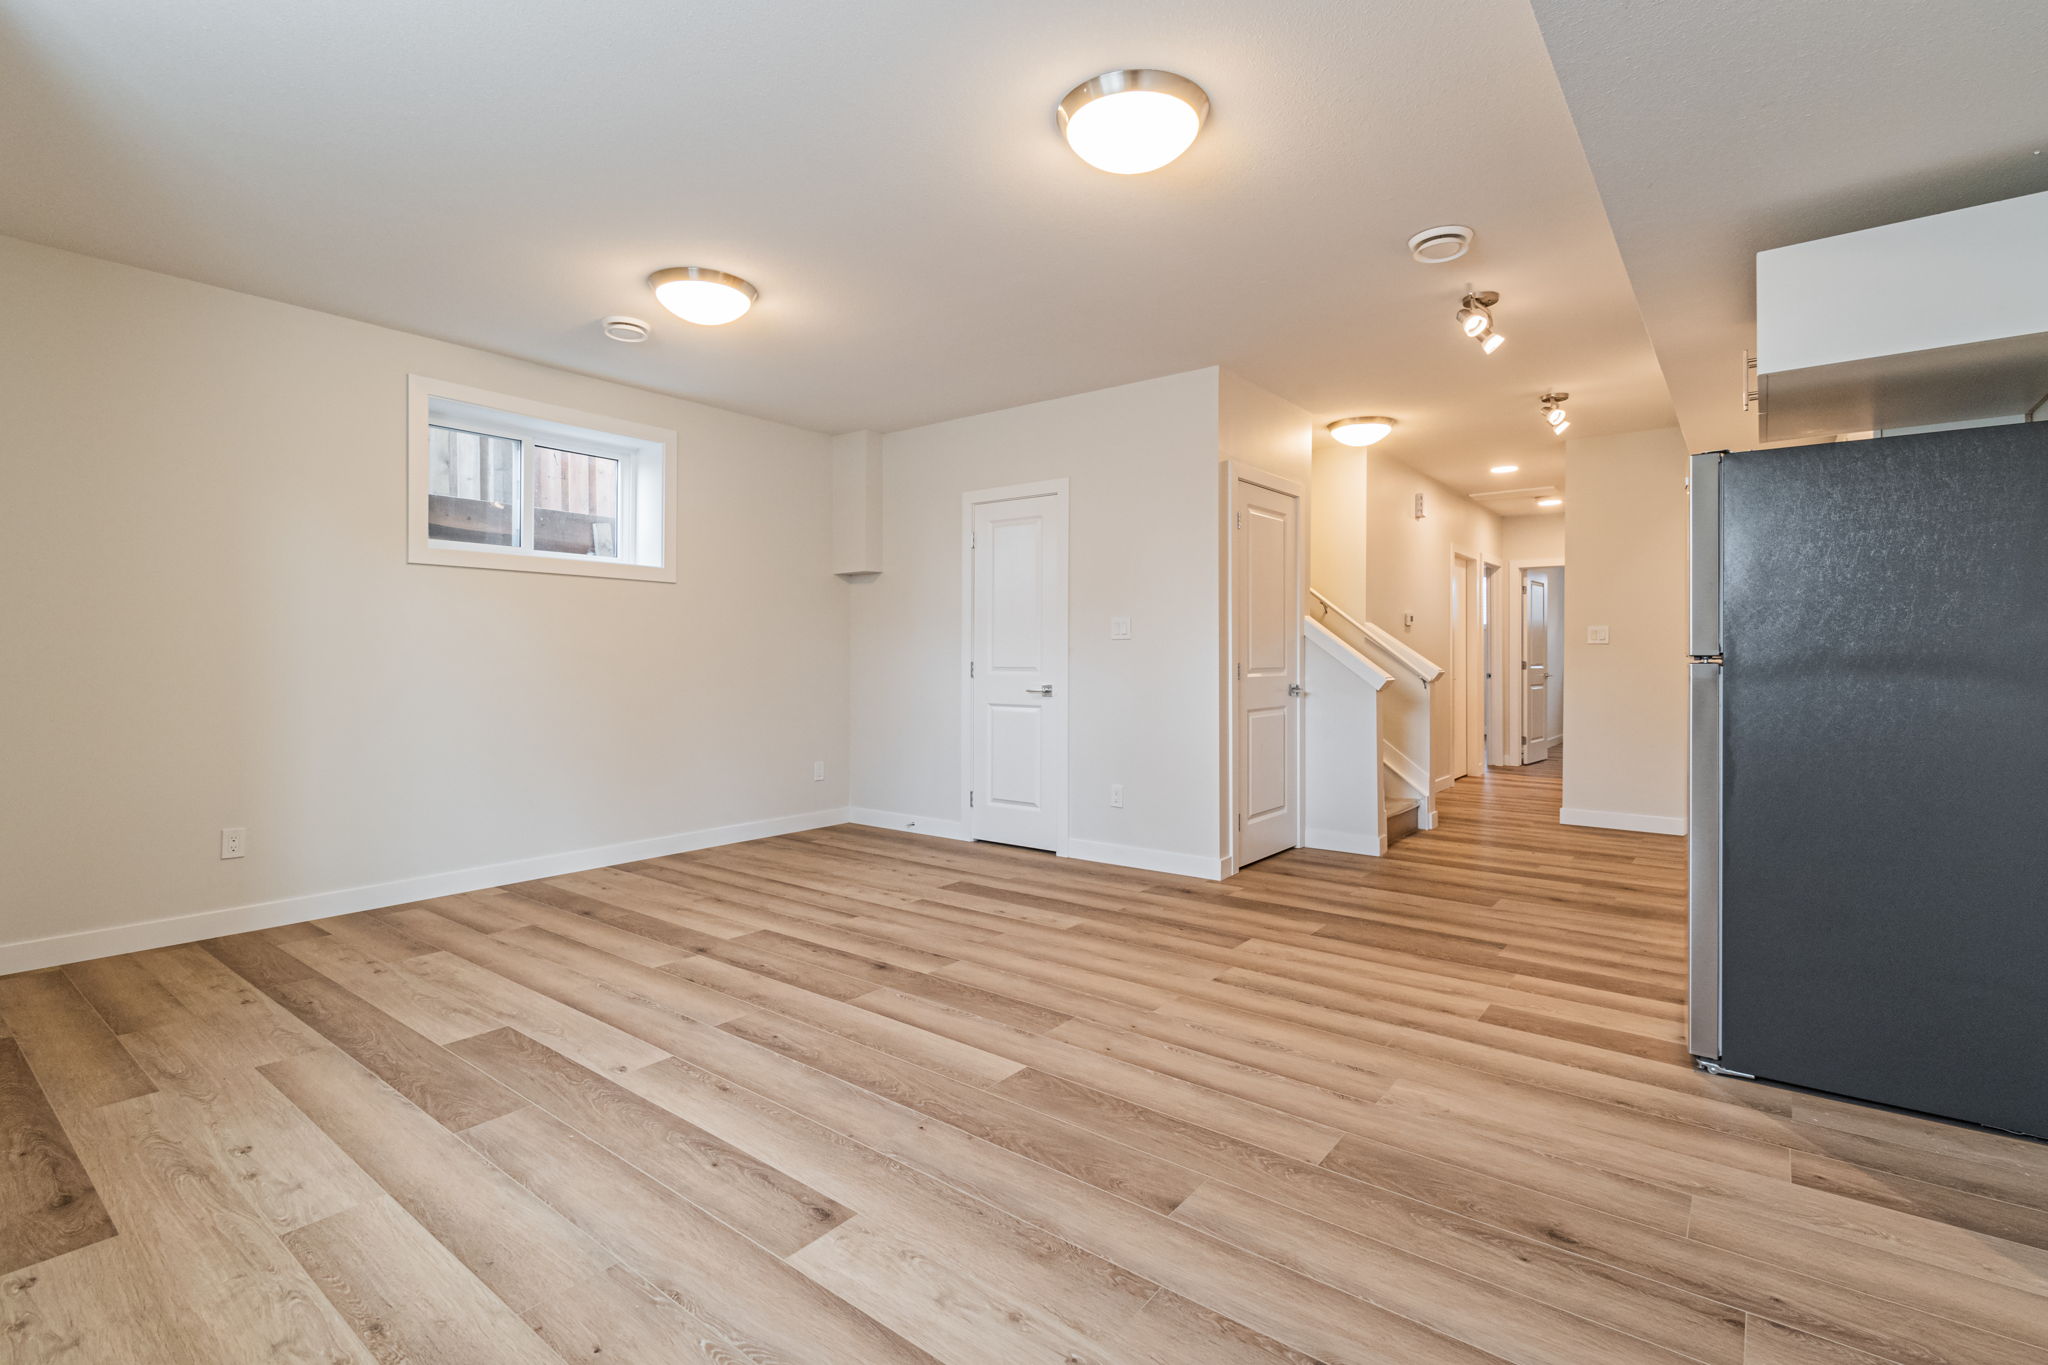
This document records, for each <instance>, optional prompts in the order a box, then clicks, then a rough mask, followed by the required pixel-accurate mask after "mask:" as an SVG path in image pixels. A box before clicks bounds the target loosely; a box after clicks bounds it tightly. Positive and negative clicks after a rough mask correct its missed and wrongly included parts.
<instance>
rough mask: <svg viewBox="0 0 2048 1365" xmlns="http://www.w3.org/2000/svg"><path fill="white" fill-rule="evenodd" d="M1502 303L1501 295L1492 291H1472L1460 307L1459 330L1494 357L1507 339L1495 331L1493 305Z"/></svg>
mask: <svg viewBox="0 0 2048 1365" xmlns="http://www.w3.org/2000/svg"><path fill="white" fill-rule="evenodd" d="M1499 302H1500V295H1499V294H1496V293H1495V292H1493V291H1492V290H1491V289H1486V290H1476V289H1475V290H1471V291H1470V292H1468V293H1467V294H1466V295H1465V301H1464V302H1463V303H1462V304H1460V305H1459V307H1458V330H1459V331H1461V332H1463V333H1464V334H1465V335H1466V336H1468V337H1471V338H1472V339H1473V340H1474V341H1476V342H1478V343H1479V349H1480V350H1482V351H1484V352H1485V353H1486V354H1487V355H1492V354H1493V353H1494V352H1495V351H1498V350H1499V349H1500V346H1501V343H1502V342H1504V341H1506V340H1507V338H1506V337H1504V336H1502V335H1501V334H1500V333H1499V332H1496V331H1494V330H1493V305H1495V304H1496V303H1499Z"/></svg>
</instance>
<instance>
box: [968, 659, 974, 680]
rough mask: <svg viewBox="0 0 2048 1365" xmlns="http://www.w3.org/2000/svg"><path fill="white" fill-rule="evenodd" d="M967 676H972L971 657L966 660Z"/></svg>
mask: <svg viewBox="0 0 2048 1365" xmlns="http://www.w3.org/2000/svg"><path fill="white" fill-rule="evenodd" d="M967 676H968V677H970V678H971V677H973V676H974V660H972V659H969V660H968V661H967Z"/></svg>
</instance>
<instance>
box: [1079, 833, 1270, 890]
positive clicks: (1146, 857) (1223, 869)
mask: <svg viewBox="0 0 2048 1365" xmlns="http://www.w3.org/2000/svg"><path fill="white" fill-rule="evenodd" d="M1065 856H1066V857H1069V858H1076V859H1079V860H1080V861H1082V862H1087V863H1108V864H1110V865H1111V866H1113V867H1132V868H1136V869H1137V870H1138V871H1140V872H1169V873H1172V874H1173V875H1174V876H1176V877H1200V878H1201V879H1202V880H1204V881H1211V882H1220V881H1222V880H1223V879H1224V878H1225V877H1227V876H1229V875H1230V870H1229V866H1228V863H1229V860H1228V859H1224V858H1204V857H1201V856H1200V855H1198V854H1193V853H1168V852H1166V851H1165V850H1164V849H1157V848H1138V847H1136V846H1135V845H1132V844H1101V843H1097V842H1095V841H1094V840H1092V839H1069V840H1067V851H1066V854H1065Z"/></svg>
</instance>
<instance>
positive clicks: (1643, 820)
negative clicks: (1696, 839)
mask: <svg viewBox="0 0 2048 1365" xmlns="http://www.w3.org/2000/svg"><path fill="white" fill-rule="evenodd" d="M1557 823H1559V824H1560V825H1586V826H1588V827H1590V828H1592V829H1626V830H1633V831H1635V832H1636V833H1637V834H1683V833H1685V817H1684V816H1683V815H1637V814H1635V813H1634V812H1633V811H1625V810H1579V809H1577V808H1575V807H1572V806H1567V807H1565V808H1564V809H1563V810H1561V811H1559V812H1558V813H1557Z"/></svg>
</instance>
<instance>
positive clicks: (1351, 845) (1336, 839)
mask: <svg viewBox="0 0 2048 1365" xmlns="http://www.w3.org/2000/svg"><path fill="white" fill-rule="evenodd" d="M1301 846H1302V847H1303V848H1320V849H1323V850H1326V851H1327V852H1330V853H1363V854H1364V855H1365V856H1366V857H1368V858H1377V857H1379V856H1380V841H1379V838H1378V836H1377V835H1372V834H1351V833H1347V832H1345V831H1342V830H1334V829H1311V830H1307V831H1304V832H1303V834H1302V836H1301Z"/></svg>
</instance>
